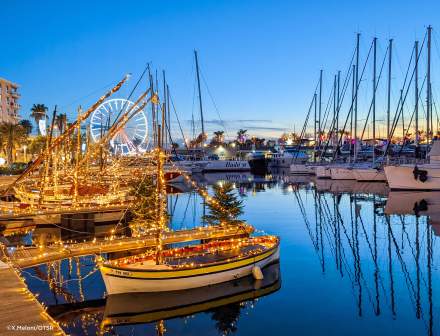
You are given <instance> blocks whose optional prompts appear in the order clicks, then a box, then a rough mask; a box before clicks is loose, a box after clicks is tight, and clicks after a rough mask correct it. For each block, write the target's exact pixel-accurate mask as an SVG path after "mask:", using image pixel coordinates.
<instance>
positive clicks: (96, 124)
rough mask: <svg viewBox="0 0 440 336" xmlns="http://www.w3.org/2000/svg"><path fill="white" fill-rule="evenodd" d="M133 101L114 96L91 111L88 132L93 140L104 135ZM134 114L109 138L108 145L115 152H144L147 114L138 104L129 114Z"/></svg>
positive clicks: (128, 108)
mask: <svg viewBox="0 0 440 336" xmlns="http://www.w3.org/2000/svg"><path fill="white" fill-rule="evenodd" d="M133 105H134V104H133V102H131V101H130V100H127V99H122V98H116V99H110V100H106V101H105V102H103V103H102V104H101V105H99V106H98V108H97V109H96V110H95V111H94V112H93V114H92V117H91V119H90V133H91V135H92V139H93V141H94V142H98V141H99V139H101V137H103V136H105V134H106V133H107V132H108V130H109V129H110V128H111V127H112V125H113V124H114V122H115V121H116V120H117V119H118V118H119V117H120V116H122V115H123V114H124V113H126V112H128V111H129V110H130V108H132V107H133ZM133 113H135V115H134V116H133V117H132V118H131V119H130V120H129V121H128V122H127V124H126V125H125V126H124V127H123V128H122V129H121V130H119V131H118V133H116V135H115V136H114V137H113V138H112V139H111V140H110V146H111V149H112V151H113V153H115V154H134V153H137V152H144V151H145V150H146V148H147V145H148V143H147V137H148V122H147V115H146V114H145V112H144V111H143V110H140V109H139V107H138V106H136V107H134V108H133V110H132V111H131V112H130V114H133Z"/></svg>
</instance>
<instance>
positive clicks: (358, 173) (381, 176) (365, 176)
mask: <svg viewBox="0 0 440 336" xmlns="http://www.w3.org/2000/svg"><path fill="white" fill-rule="evenodd" d="M353 174H354V177H355V178H356V180H358V181H365V182H383V181H386V180H387V178H386V176H385V172H384V171H383V170H377V169H375V168H360V169H353Z"/></svg>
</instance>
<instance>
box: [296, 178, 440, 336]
mask: <svg viewBox="0 0 440 336" xmlns="http://www.w3.org/2000/svg"><path fill="white" fill-rule="evenodd" d="M342 182H343V183H340V184H338V186H336V187H335V184H336V182H334V181H330V182H323V183H328V185H330V187H327V188H323V185H322V184H321V185H320V183H317V185H316V188H315V189H314V190H313V201H314V206H313V207H312V209H311V211H309V213H308V212H307V211H306V207H305V205H304V201H303V200H302V191H301V190H298V189H293V193H294V196H295V199H296V202H297V204H298V206H299V208H300V209H301V213H302V215H303V220H304V224H305V226H306V228H307V232H308V234H309V237H310V241H311V244H312V245H313V248H314V251H315V253H316V255H317V257H318V259H319V264H320V267H321V271H322V273H323V274H324V273H326V272H327V269H328V268H330V267H331V268H333V267H334V268H335V269H336V270H337V271H338V273H339V274H340V277H341V278H344V277H348V278H349V279H350V284H351V288H352V291H353V297H354V298H355V301H356V308H357V315H358V316H359V317H360V318H362V317H363V315H364V314H365V310H366V309H371V310H372V311H373V312H374V314H375V315H376V316H379V315H381V314H384V313H386V312H387V311H388V313H389V314H390V315H391V317H392V318H393V319H396V318H397V317H398V315H399V302H400V301H401V298H399V297H398V295H400V294H404V293H400V291H399V293H397V292H396V288H395V287H396V282H398V286H399V287H401V286H402V287H403V286H404V287H406V291H407V292H406V295H407V296H408V297H409V299H410V301H411V304H412V308H413V310H414V317H415V318H416V319H417V320H421V321H422V322H423V323H424V324H425V327H426V334H427V335H434V313H433V286H432V268H433V265H434V256H433V248H432V247H433V244H434V238H433V234H435V232H436V231H435V229H434V228H435V227H436V226H437V225H438V224H437V223H439V221H438V219H437V218H438V215H439V214H440V202H439V201H438V200H439V198H438V197H439V196H440V194H438V193H412V192H406V193H401V192H399V193H395V192H392V193H389V195H388V199H387V200H386V203H385V202H384V198H383V195H385V194H387V193H388V192H387V191H386V190H385V189H384V190H382V191H381V192H379V193H378V194H370V193H368V192H365V190H366V189H365V187H364V184H363V183H362V184H360V183H357V182H354V181H353V182H352V181H342ZM371 185H374V187H375V188H377V187H378V188H377V189H376V190H379V188H381V186H380V184H376V183H372V184H371ZM371 187H372V186H369V188H371ZM341 189H343V192H342V190H341ZM384 203H385V204H386V206H385V211H384V209H383V206H384ZM408 215H410V216H408ZM411 215H414V216H411ZM421 215H423V216H427V217H420V216H421ZM402 284H403V285H402ZM403 314H404V315H405V314H407V312H403Z"/></svg>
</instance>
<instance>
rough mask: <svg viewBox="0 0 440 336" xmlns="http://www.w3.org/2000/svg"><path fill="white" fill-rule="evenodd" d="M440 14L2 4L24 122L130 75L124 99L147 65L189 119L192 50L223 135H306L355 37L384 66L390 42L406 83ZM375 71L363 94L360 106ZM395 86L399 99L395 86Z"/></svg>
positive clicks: (8, 63) (241, 4)
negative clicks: (320, 92) (41, 109)
mask: <svg viewBox="0 0 440 336" xmlns="http://www.w3.org/2000/svg"><path fill="white" fill-rule="evenodd" d="M439 7H440V5H439V3H438V2H436V1H386V2H384V1H368V2H366V1H364V2H361V1H337V2H336V1H259V0H254V1H247V0H244V1H220V0H217V1H208V0H205V1H183V0H180V1H178V0H177V1H129V0H127V1H112V0H107V1H70V2H67V1H65V2H62V1H31V0H27V1H20V2H19V1H7V2H5V3H3V4H2V13H3V14H2V19H1V22H0V28H1V31H2V42H1V43H2V51H1V53H0V77H4V78H7V79H10V80H12V81H14V82H17V83H19V84H20V85H21V93H22V99H21V104H22V111H21V115H22V116H23V117H27V116H28V114H29V109H30V107H31V106H32V104H33V103H44V104H46V105H47V106H49V107H50V109H52V108H53V106H54V105H55V104H58V106H59V107H60V109H61V111H62V112H66V113H67V114H68V116H70V117H71V118H73V116H74V114H75V108H76V106H77V105H79V104H82V105H83V106H87V105H88V104H90V103H92V102H93V101H94V99H96V98H97V97H98V96H99V95H100V94H102V93H103V92H104V88H107V87H108V86H109V84H111V83H114V82H115V81H117V80H118V79H120V78H121V77H122V76H123V75H124V74H125V73H128V72H131V73H133V80H132V81H131V83H130V85H129V86H127V87H126V88H125V89H124V90H121V92H120V93H119V95H118V96H119V97H125V96H126V95H127V94H128V92H129V89H130V88H131V86H132V85H133V84H134V82H135V79H136V78H137V77H138V76H139V75H140V73H141V72H142V71H143V69H144V67H145V65H146V63H147V62H151V64H152V66H153V67H154V68H157V69H158V70H159V71H161V70H162V69H165V70H166V73H167V78H168V81H169V84H170V86H171V92H172V96H173V100H174V103H175V106H176V108H177V110H178V113H179V117H180V118H181V119H182V120H190V119H191V114H192V113H193V112H194V113H197V106H196V105H194V103H193V100H194V61H193V49H197V50H198V51H199V56H200V64H201V70H202V74H203V78H204V82H205V81H206V83H207V85H208V88H209V92H210V93H211V95H212V97H213V100H214V102H215V105H216V106H217V108H218V111H219V113H220V116H221V118H222V120H224V121H225V125H226V128H227V133H228V134H229V135H233V134H235V132H236V129H237V128H247V129H248V130H249V133H251V134H255V135H260V136H266V137H269V136H275V135H279V134H280V133H281V132H282V131H284V130H289V131H293V130H294V129H295V130H296V131H297V132H298V131H299V130H300V128H301V126H302V123H303V121H304V118H305V114H306V111H307V107H308V104H309V101H310V99H311V96H312V94H313V91H314V88H315V85H316V81H317V78H318V74H319V70H320V69H321V68H322V69H324V80H325V83H324V97H325V98H324V101H326V99H327V98H326V95H328V94H329V91H328V90H329V88H330V86H331V81H332V78H333V75H334V73H335V72H336V71H337V70H343V71H345V69H346V67H347V65H348V63H349V60H350V57H351V54H352V52H353V47H354V40H355V33H356V32H358V31H359V32H361V34H362V42H361V48H362V51H361V55H362V56H363V57H364V56H365V53H366V50H367V49H368V47H369V44H370V43H371V39H372V38H373V37H374V36H377V37H378V38H379V54H378V63H379V62H380V61H381V57H383V53H384V51H385V49H386V43H387V40H388V38H390V37H392V38H394V39H395V50H396V57H395V61H394V67H395V81H396V83H398V82H399V81H401V78H402V77H403V72H404V71H405V67H406V64H407V61H408V59H409V56H410V53H411V48H412V45H413V41H414V39H415V38H418V39H420V40H422V39H423V35H424V33H425V28H426V26H427V25H428V24H433V25H434V32H436V28H437V27H436V22H438V19H439V14H438V13H440V8H439ZM438 28H439V29H440V26H439V27H438ZM439 40H440V38H439ZM433 48H434V47H433ZM434 49H435V48H434ZM438 51H439V50H438V48H437V49H436V51H433V85H434V86H435V84H436V77H437V76H436V75H437V69H438V67H436V64H435V63H438V62H439V61H440V55H439V53H438ZM368 69H369V68H367V70H366V71H367V72H368V71H369V70H368ZM368 76H369V73H368V75H366V77H365V82H366V84H365V94H362V93H361V94H360V97H361V99H360V100H361V102H360V103H361V105H362V104H363V105H364V106H367V105H368V101H369V99H370V98H369V96H368V94H369V93H368V82H369V81H370V79H371V78H370V77H368ZM393 90H394V93H393V97H394V98H396V95H397V92H398V90H399V88H398V87H397V85H396V87H395V88H394V89H393ZM362 97H364V98H363V99H362ZM203 98H204V102H205V104H204V105H205V110H206V115H205V118H206V120H207V121H208V123H207V129H208V130H210V131H212V130H215V129H221V128H222V127H221V125H219V123H218V119H219V116H218V114H217V112H216V109H215V107H214V103H213V101H212V99H211V96H210V94H209V93H208V90H207V88H206V86H205V84H204V83H203ZM382 98H383V97H382V95H379V103H378V104H379V105H378V115H379V117H381V116H382V115H383V111H384V105H383V103H382V102H381V99H382ZM188 126H189V124H188V122H185V125H184V127H185V129H186V130H188Z"/></svg>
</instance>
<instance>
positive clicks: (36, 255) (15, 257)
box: [8, 225, 254, 268]
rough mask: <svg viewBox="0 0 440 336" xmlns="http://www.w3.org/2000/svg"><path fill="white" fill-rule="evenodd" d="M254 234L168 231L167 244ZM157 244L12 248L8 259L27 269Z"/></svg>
mask: <svg viewBox="0 0 440 336" xmlns="http://www.w3.org/2000/svg"><path fill="white" fill-rule="evenodd" d="M253 231H254V228H253V227H252V226H250V225H241V226H208V227H199V228H195V229H189V230H179V231H172V232H164V233H163V235H162V242H163V244H164V245H169V244H174V243H184V242H190V241H194V240H209V239H223V238H231V237H237V236H243V235H249V234H251V233H252V232H253ZM156 245H157V238H156V236H154V235H152V236H145V237H141V238H139V237H127V238H119V239H118V238H114V239H107V240H102V241H91V242H84V243H76V244H69V245H66V244H64V245H55V246H48V247H23V248H16V249H12V251H11V248H9V252H8V257H9V259H10V261H11V262H12V263H13V264H14V265H15V266H17V267H20V268H26V267H31V266H36V265H40V264H44V263H48V262H53V261H56V260H61V259H66V258H71V257H79V256H86V255H94V254H101V253H111V252H121V251H129V250H137V249H142V248H148V247H155V246H156Z"/></svg>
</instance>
